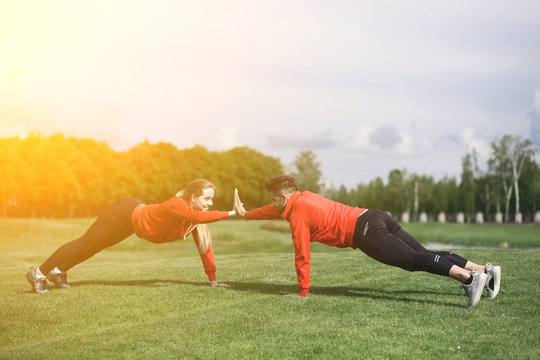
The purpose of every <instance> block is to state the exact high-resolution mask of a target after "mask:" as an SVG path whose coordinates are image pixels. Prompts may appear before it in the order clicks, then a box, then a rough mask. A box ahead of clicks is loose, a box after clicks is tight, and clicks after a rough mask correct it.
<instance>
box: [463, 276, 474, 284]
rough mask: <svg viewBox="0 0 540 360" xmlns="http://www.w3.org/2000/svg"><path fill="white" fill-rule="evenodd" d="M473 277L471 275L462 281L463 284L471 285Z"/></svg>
mask: <svg viewBox="0 0 540 360" xmlns="http://www.w3.org/2000/svg"><path fill="white" fill-rule="evenodd" d="M472 280H473V277H472V275H471V276H470V277H469V278H468V279H467V281H465V282H464V283H463V285H471V284H472Z"/></svg>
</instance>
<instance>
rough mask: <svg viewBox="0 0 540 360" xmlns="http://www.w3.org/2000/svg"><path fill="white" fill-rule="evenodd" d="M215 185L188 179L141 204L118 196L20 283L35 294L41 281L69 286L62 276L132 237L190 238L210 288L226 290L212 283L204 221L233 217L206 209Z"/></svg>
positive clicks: (43, 286) (212, 266) (42, 287)
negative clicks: (161, 198)
mask: <svg viewBox="0 0 540 360" xmlns="http://www.w3.org/2000/svg"><path fill="white" fill-rule="evenodd" d="M215 193H216V187H215V186H214V184H212V183H211V182H210V181H208V180H204V179H197V180H194V181H192V182H191V183H190V184H189V185H188V187H187V188H186V189H185V190H182V191H180V192H178V193H177V194H176V196H174V197H172V198H171V199H169V200H167V201H165V202H163V203H161V204H149V205H146V204H145V203H143V202H142V201H141V200H138V199H134V198H127V197H125V198H120V199H118V200H116V201H115V202H113V203H112V204H111V205H110V206H109V207H108V208H106V209H105V210H104V211H103V213H101V215H99V217H98V218H97V219H96V220H95V221H94V223H93V224H92V225H91V226H90V228H89V229H88V230H87V231H86V232H85V233H84V234H83V235H82V236H81V237H80V238H78V239H75V240H73V241H71V242H68V243H67V244H64V245H62V246H61V247H60V248H58V249H57V250H56V251H55V252H54V253H53V254H52V255H51V256H49V258H48V259H47V260H45V262H44V263H43V264H41V265H39V266H38V267H36V268H32V269H31V270H30V271H29V272H28V273H27V274H26V279H27V280H28V282H29V283H30V285H32V290H33V291H34V292H36V293H47V292H49V289H48V283H47V280H49V281H51V282H52V283H54V284H55V285H56V287H58V288H61V289H67V288H70V287H71V285H70V284H69V283H68V282H67V274H66V272H67V271H68V270H69V269H71V268H72V267H73V266H75V265H77V264H79V263H81V262H83V261H85V260H87V259H89V258H90V257H92V256H94V255H95V254H96V253H98V252H100V251H101V250H103V249H105V248H108V247H110V246H113V245H115V244H117V243H119V242H120V241H122V240H124V239H125V238H127V237H128V236H130V235H132V234H133V233H135V234H136V235H137V236H138V237H140V238H143V239H146V240H148V241H151V242H154V243H165V242H171V241H176V240H183V239H185V238H186V237H187V236H188V235H190V234H191V235H192V236H193V240H195V244H196V245H197V248H198V249H199V253H200V256H201V259H202V262H203V267H204V270H205V272H206V274H207V276H208V280H209V281H210V286H212V287H229V285H227V284H224V283H218V282H217V280H216V263H215V261H214V253H213V251H212V245H211V237H210V232H209V231H208V226H207V225H206V224H207V223H211V222H214V221H218V220H221V219H226V218H228V217H229V216H234V215H235V214H236V212H235V211H234V210H231V211H218V210H214V211H209V208H210V207H211V206H212V203H213V199H214V196H215Z"/></svg>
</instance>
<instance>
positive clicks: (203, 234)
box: [176, 179, 216, 255]
mask: <svg viewBox="0 0 540 360" xmlns="http://www.w3.org/2000/svg"><path fill="white" fill-rule="evenodd" d="M204 189H214V193H215V192H216V186H215V185H214V184H212V183H211V182H210V181H208V180H205V179H197V180H193V181H192V182H190V183H189V185H188V186H187V188H185V189H184V190H180V191H179V192H177V193H176V196H178V197H181V198H182V199H184V200H186V201H187V202H188V203H189V201H190V200H191V197H192V196H193V195H195V196H201V195H202V194H203V190H204ZM194 231H196V232H197V238H198V239H199V246H198V248H199V252H200V253H201V254H203V255H204V254H206V252H207V251H208V246H209V245H210V244H212V236H210V230H209V229H208V225H206V224H199V225H197V227H196V228H195V230H194Z"/></svg>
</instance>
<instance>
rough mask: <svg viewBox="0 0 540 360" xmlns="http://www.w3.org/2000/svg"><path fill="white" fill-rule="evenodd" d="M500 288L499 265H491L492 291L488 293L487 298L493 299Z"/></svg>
mask: <svg viewBox="0 0 540 360" xmlns="http://www.w3.org/2000/svg"><path fill="white" fill-rule="evenodd" d="M500 288H501V267H500V266H494V267H493V291H491V294H488V296H487V298H488V299H490V300H493V299H495V297H496V296H497V294H498V293H499V290H500Z"/></svg>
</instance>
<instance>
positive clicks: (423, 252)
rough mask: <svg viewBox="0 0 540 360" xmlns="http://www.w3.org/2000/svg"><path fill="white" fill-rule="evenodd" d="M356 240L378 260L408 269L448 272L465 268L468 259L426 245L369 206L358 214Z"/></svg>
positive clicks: (446, 274) (359, 245)
mask: <svg viewBox="0 0 540 360" xmlns="http://www.w3.org/2000/svg"><path fill="white" fill-rule="evenodd" d="M354 243H355V245H356V247H357V248H359V249H360V250H362V251H363V252H364V253H366V254H367V255H368V256H370V257H372V258H374V259H375V260H378V261H380V262H382V263H384V264H387V265H392V266H397V267H400V268H402V269H405V270H409V271H427V272H429V273H432V274H438V275H445V276H448V273H449V272H450V268H451V267H452V266H453V265H457V266H459V267H462V268H464V267H465V264H466V263H467V259H464V258H462V257H461V256H459V255H456V254H454V253H451V252H448V251H430V250H428V249H426V248H425V247H423V246H422V244H420V243H419V242H418V240H416V239H415V238H414V237H412V236H411V235H410V234H409V233H407V232H406V231H405V230H403V228H402V227H401V226H400V225H399V224H398V223H397V221H395V220H394V219H393V218H392V217H391V216H390V215H388V214H387V213H385V212H384V211H381V210H368V211H367V212H366V213H364V214H363V215H362V216H360V217H359V218H358V220H357V222H356V228H355V231H354Z"/></svg>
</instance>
